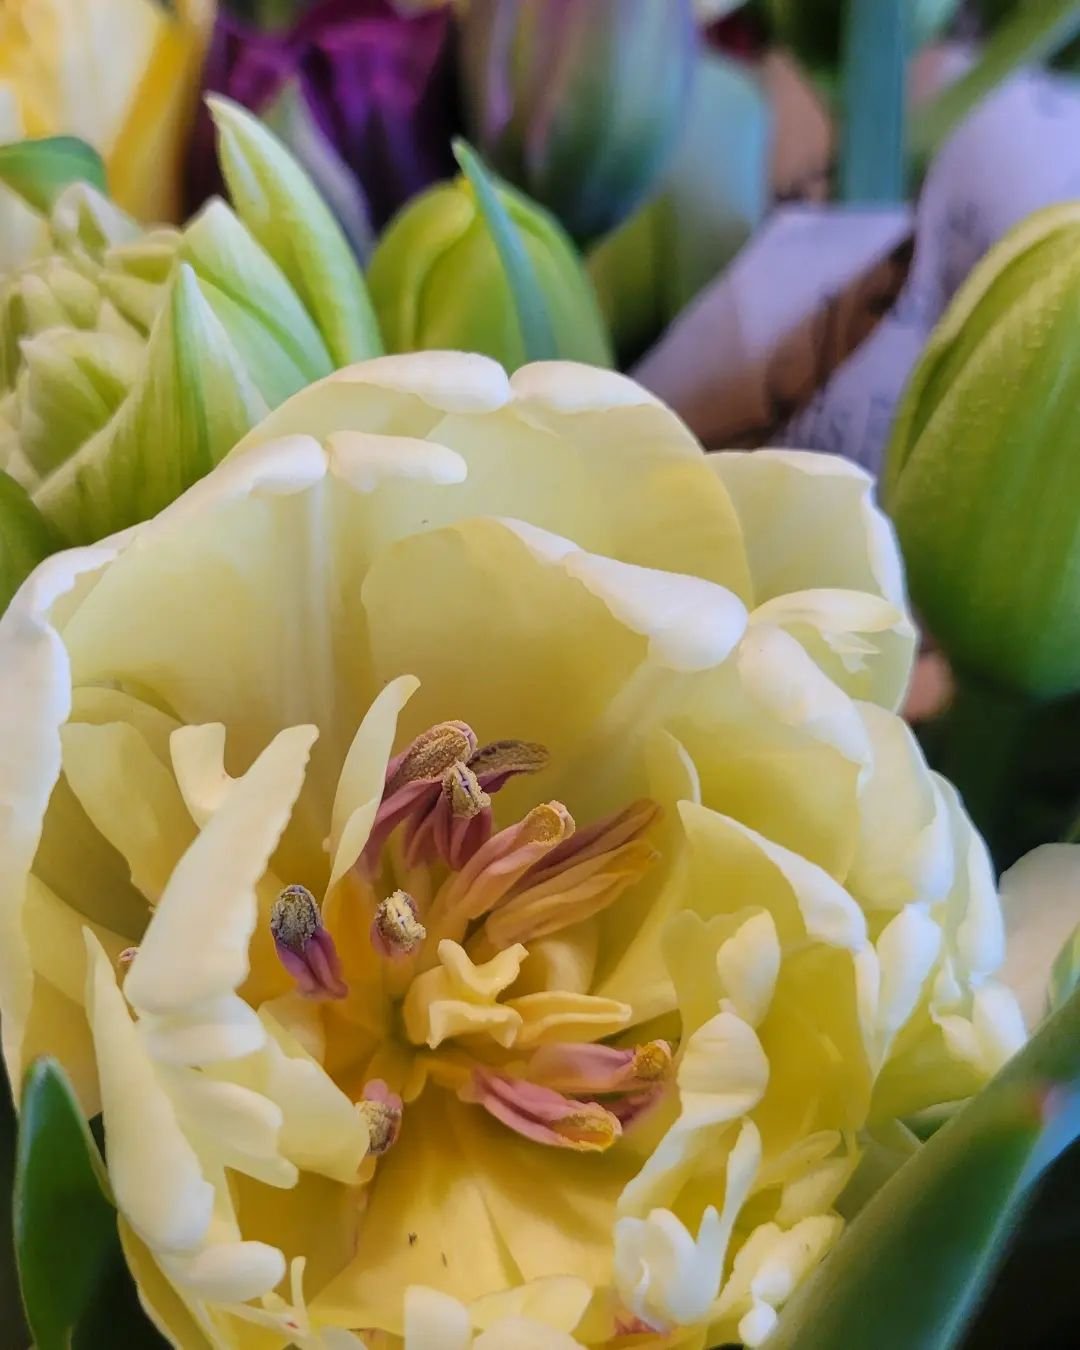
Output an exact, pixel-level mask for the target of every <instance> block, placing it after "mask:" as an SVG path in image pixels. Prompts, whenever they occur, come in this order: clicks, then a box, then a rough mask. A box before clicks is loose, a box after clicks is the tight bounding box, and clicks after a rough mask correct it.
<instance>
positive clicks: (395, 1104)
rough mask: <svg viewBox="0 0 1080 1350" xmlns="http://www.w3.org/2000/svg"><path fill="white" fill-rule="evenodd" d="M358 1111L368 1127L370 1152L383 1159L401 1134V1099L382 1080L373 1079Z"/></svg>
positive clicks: (365, 1088) (357, 1104)
mask: <svg viewBox="0 0 1080 1350" xmlns="http://www.w3.org/2000/svg"><path fill="white" fill-rule="evenodd" d="M356 1109H357V1111H358V1112H359V1113H360V1115H361V1116H362V1117H363V1119H364V1122H365V1123H366V1125H367V1127H368V1152H369V1153H371V1154H372V1155H373V1156H374V1157H376V1158H380V1157H382V1155H383V1154H384V1153H385V1152H386V1151H387V1150H388V1149H390V1148H392V1147H393V1145H394V1144H395V1142H396V1141H397V1137H398V1135H399V1134H400V1133H401V1117H402V1111H403V1108H402V1102H401V1098H400V1097H399V1096H398V1095H397V1093H396V1092H391V1091H390V1089H389V1088H388V1087H387V1085H386V1084H385V1083H384V1082H383V1080H382V1079H381V1078H373V1079H372V1080H371V1082H370V1083H367V1084H366V1085H365V1086H364V1095H363V1098H362V1099H361V1100H360V1101H358V1102H357V1103H356Z"/></svg>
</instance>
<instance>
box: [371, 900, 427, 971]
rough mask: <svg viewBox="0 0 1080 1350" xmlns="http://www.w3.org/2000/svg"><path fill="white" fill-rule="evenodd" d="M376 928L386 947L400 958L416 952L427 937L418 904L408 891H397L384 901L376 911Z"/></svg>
mask: <svg viewBox="0 0 1080 1350" xmlns="http://www.w3.org/2000/svg"><path fill="white" fill-rule="evenodd" d="M375 928H376V931H377V932H378V934H379V937H380V938H381V939H382V941H383V942H384V943H385V945H386V947H387V948H389V950H390V951H391V952H393V953H394V954H396V955H400V956H408V955H409V953H410V952H414V951H415V950H416V949H417V947H419V945H420V944H421V942H423V940H424V939H425V938H426V937H427V929H426V928H425V927H424V925H423V924H422V923H421V922H420V920H419V918H417V913H416V902H415V901H414V900H413V898H412V896H411V895H409V894H408V893H407V892H406V891H395V892H394V893H393V895H388V896H387V897H386V899H385V900H384V901H382V903H381V904H380V905H379V906H378V908H377V909H376V910H375Z"/></svg>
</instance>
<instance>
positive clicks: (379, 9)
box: [188, 0, 457, 240]
mask: <svg viewBox="0 0 1080 1350" xmlns="http://www.w3.org/2000/svg"><path fill="white" fill-rule="evenodd" d="M452 38H453V19H452V13H451V9H450V6H449V5H445V6H443V7H441V8H438V9H434V10H426V11H423V12H418V13H413V14H407V13H404V12H399V11H398V10H397V9H396V8H395V7H394V5H393V4H392V3H391V2H390V0H318V3H315V4H313V5H311V6H310V7H308V8H307V9H306V10H305V11H304V12H303V13H302V14H301V16H300V17H299V18H298V19H297V20H296V21H295V22H294V23H293V24H292V26H291V27H289V28H285V29H280V30H277V31H273V32H270V31H262V30H260V29H259V28H257V27H254V26H252V25H250V24H247V23H244V22H242V21H240V20H239V19H236V18H233V17H230V16H228V15H226V14H224V13H223V14H221V15H220V16H219V18H218V21H217V27H216V29H215V32H214V38H213V42H212V44H211V48H210V52H209V54H208V56H207V61H206V67H205V71H204V76H203V84H204V89H205V91H206V92H214V93H223V94H227V95H228V96H229V97H230V98H233V99H235V100H236V101H237V102H238V103H242V104H244V105H245V106H246V107H248V108H250V109H251V110H252V111H253V112H256V113H258V114H259V115H260V116H262V117H263V118H264V119H265V120H266V121H267V122H268V123H269V124H270V125H272V126H273V127H274V129H275V130H276V131H277V132H278V134H279V135H281V136H282V138H283V139H284V140H285V141H286V142H287V143H288V144H289V145H290V148H291V149H292V150H293V152H294V153H295V154H297V156H298V157H299V158H300V159H301V161H302V162H303V163H304V165H305V167H306V168H307V169H308V171H309V172H310V173H311V175H312V177H313V178H314V179H315V181H316V183H317V184H318V186H319V187H320V188H321V189H322V191H323V193H324V195H326V196H327V198H328V199H329V200H330V203H331V205H332V206H334V207H335V209H336V210H337V211H338V214H339V215H341V216H343V217H344V218H343V220H342V223H343V225H344V226H345V228H346V231H347V232H348V233H349V234H350V236H351V237H353V239H354V240H356V238H357V235H358V233H362V232H363V226H364V222H365V218H366V224H367V226H368V227H371V226H373V227H374V228H375V229H376V230H378V229H381V227H382V226H383V225H384V224H385V223H386V221H387V220H388V219H389V218H390V217H391V216H392V215H393V213H394V212H395V211H396V210H397V208H398V207H399V206H401V205H402V204H403V203H404V202H405V201H407V200H408V199H409V198H410V197H411V196H413V195H414V194H415V193H417V192H419V191H421V190H422V189H423V188H425V187H427V186H429V185H430V184H431V183H433V182H436V181H437V180H439V179H441V178H448V177H452V176H453V174H454V172H455V165H454V159H453V155H452V153H451V149H450V141H451V137H452V135H453V134H454V132H455V130H456V128H457V115H456V111H457V100H456V91H455V79H454V67H453V53H452V50H451V47H452ZM188 182H189V192H190V197H191V204H192V205H193V206H194V205H197V204H198V203H199V202H201V201H203V200H205V198H206V197H208V196H210V195H211V194H212V193H214V192H218V191H220V190H221V180H220V178H219V176H218V170H217V166H216V159H215V156H214V151H213V133H212V129H211V126H210V120H209V117H207V116H205V114H204V115H203V116H202V118H201V119H200V122H199V125H198V127H197V129H196V133H195V136H194V138H193V143H192V149H191V157H190V162H189V179H188Z"/></svg>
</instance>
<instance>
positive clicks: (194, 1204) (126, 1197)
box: [86, 935, 214, 1253]
mask: <svg viewBox="0 0 1080 1350" xmlns="http://www.w3.org/2000/svg"><path fill="white" fill-rule="evenodd" d="M86 941H87V953H88V960H89V976H88V991H87V1007H88V1009H89V1013H90V1024H91V1027H92V1029H93V1033H94V1047H95V1049H96V1051H97V1060H98V1073H99V1075H100V1078H101V1100H102V1112H103V1115H104V1119H105V1131H106V1134H107V1136H108V1139H109V1148H108V1164H109V1180H110V1181H111V1182H112V1187H113V1192H114V1194H115V1196H116V1201H117V1204H118V1206H119V1208H120V1211H121V1213H122V1214H123V1215H124V1217H125V1218H126V1219H127V1220H128V1222H129V1223H130V1224H131V1226H132V1228H133V1229H134V1230H135V1231H136V1233H138V1234H139V1236H140V1237H141V1238H142V1239H143V1240H144V1241H145V1242H146V1243H147V1244H148V1245H149V1246H150V1247H151V1248H152V1249H153V1250H154V1251H169V1252H176V1253H181V1252H195V1251H197V1250H198V1249H199V1247H200V1245H201V1243H202V1242H203V1240H204V1239H205V1236H206V1233H207V1230H208V1228H209V1225H210V1218H211V1214H212V1211H213V1204H214V1189H213V1187H212V1186H211V1185H210V1183H209V1182H208V1181H207V1180H206V1179H205V1177H204V1176H203V1173H202V1169H201V1167H200V1165H199V1160H198V1158H197V1157H196V1155H195V1152H194V1150H193V1149H192V1147H191V1145H190V1144H189V1143H188V1141H187V1139H186V1138H185V1136H184V1133H183V1131H182V1129H181V1127H180V1125H179V1123H178V1121H177V1119H176V1114H175V1111H174V1109H173V1106H172V1103H171V1102H170V1100H169V1098H168V1096H167V1094H166V1093H165V1091H164V1089H163V1088H162V1087H161V1085H160V1083H159V1082H158V1079H157V1075H156V1073H155V1071H154V1067H153V1064H152V1063H151V1061H150V1059H149V1057H148V1056H147V1054H146V1051H145V1050H144V1049H143V1046H142V1043H141V1041H140V1038H139V1035H138V1033H137V1031H136V1029H135V1025H134V1023H133V1022H132V1020H131V1017H130V1015H129V1013H128V1011H127V1008H126V1007H125V1006H124V999H123V995H122V994H121V993H120V990H119V989H118V988H117V986H116V977H115V976H114V974H113V971H112V967H111V966H110V964H109V960H108V958H107V957H106V955H105V953H104V952H103V951H102V949H101V947H100V946H99V944H98V943H97V941H96V939H95V938H93V936H91V935H88V936H87V940H86Z"/></svg>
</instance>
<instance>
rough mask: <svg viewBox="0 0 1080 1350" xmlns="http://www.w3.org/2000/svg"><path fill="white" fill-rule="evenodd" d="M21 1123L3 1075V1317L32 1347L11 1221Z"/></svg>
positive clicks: (17, 1341) (14, 1340) (13, 1338)
mask: <svg viewBox="0 0 1080 1350" xmlns="http://www.w3.org/2000/svg"><path fill="white" fill-rule="evenodd" d="M17 1133H18V1124H17V1122H16V1119H15V1107H14V1106H13V1105H12V1101H11V1093H10V1091H9V1090H8V1082H7V1075H6V1074H4V1073H0V1214H2V1215H3V1216H4V1218H3V1221H2V1222H0V1315H2V1316H3V1328H4V1332H5V1336H6V1338H7V1339H8V1340H9V1341H10V1343H11V1344H12V1345H19V1346H23V1345H29V1344H30V1333H29V1332H28V1331H27V1330H26V1323H25V1321H24V1320H23V1312H22V1299H21V1298H20V1296H19V1272H18V1268H17V1267H16V1264H15V1234H14V1232H13V1231H12V1226H11V1222H10V1215H11V1195H12V1190H13V1188H14V1185H15V1137H16V1134H17Z"/></svg>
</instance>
